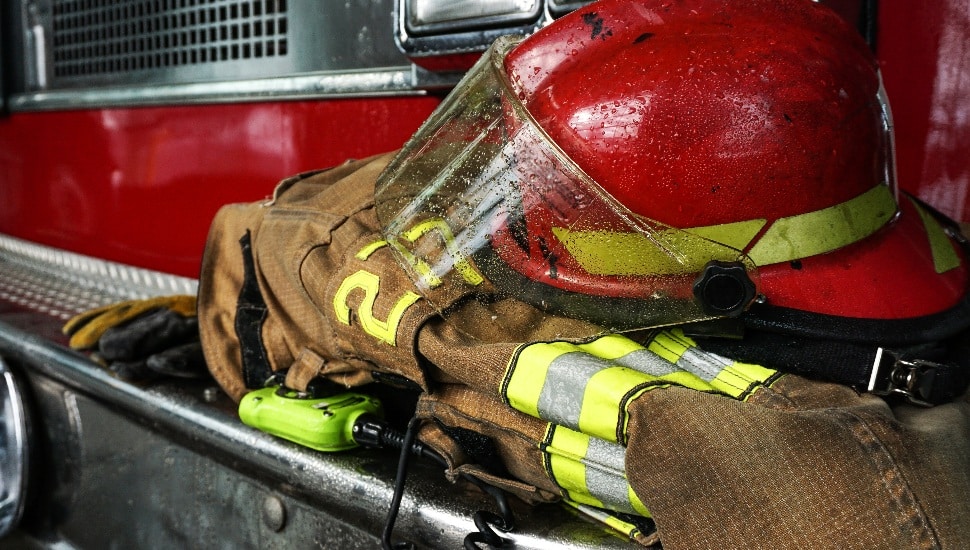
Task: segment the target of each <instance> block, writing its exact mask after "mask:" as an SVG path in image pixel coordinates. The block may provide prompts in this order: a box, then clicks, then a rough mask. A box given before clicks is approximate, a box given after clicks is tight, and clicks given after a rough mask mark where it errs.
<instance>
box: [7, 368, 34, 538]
mask: <svg viewBox="0 0 970 550" xmlns="http://www.w3.org/2000/svg"><path fill="white" fill-rule="evenodd" d="M29 428H30V426H29V420H28V416H27V407H26V405H25V403H24V398H23V394H22V393H21V391H20V386H19V384H18V382H17V379H16V377H15V376H14V373H13V372H12V371H11V370H10V369H9V368H8V367H7V364H6V363H5V362H4V361H3V359H2V358H0V538H3V537H4V536H6V535H7V534H8V533H10V532H11V531H12V530H13V529H14V528H16V527H17V524H18V523H19V522H20V518H21V517H22V516H23V513H24V504H25V501H26V497H27V478H28V468H29V462H30V461H29V456H30V445H29V435H30V431H29Z"/></svg>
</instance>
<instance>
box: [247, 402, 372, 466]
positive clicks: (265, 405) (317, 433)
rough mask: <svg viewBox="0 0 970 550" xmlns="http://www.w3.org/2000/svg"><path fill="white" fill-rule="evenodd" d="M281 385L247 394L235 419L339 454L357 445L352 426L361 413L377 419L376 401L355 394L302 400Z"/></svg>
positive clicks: (284, 437) (306, 444)
mask: <svg viewBox="0 0 970 550" xmlns="http://www.w3.org/2000/svg"><path fill="white" fill-rule="evenodd" d="M304 395H305V394H301V393H299V392H296V391H294V390H289V389H286V388H284V387H282V386H270V387H267V388H262V389H259V390H255V391H252V392H249V393H247V394H246V395H245V396H243V398H242V400H240V401H239V418H241V419H242V421H243V423H245V424H247V425H249V426H252V427H254V428H256V429H258V430H261V431H264V432H267V433H270V434H272V435H275V436H277V437H282V438H283V439H287V440H289V441H293V442H294V443H299V444H300V445H304V446H306V447H310V448H311V449H316V450H318V451H326V452H333V451H343V450H347V449H352V448H354V447H356V446H357V445H358V442H357V441H356V440H355V439H354V433H353V429H354V424H355V423H356V421H357V419H358V418H359V417H360V416H361V415H364V414H372V415H375V416H381V414H382V407H381V403H380V401H378V400H377V399H374V398H373V397H370V396H367V395H362V394H359V393H352V392H348V393H340V394H336V395H331V396H327V397H319V398H314V397H304Z"/></svg>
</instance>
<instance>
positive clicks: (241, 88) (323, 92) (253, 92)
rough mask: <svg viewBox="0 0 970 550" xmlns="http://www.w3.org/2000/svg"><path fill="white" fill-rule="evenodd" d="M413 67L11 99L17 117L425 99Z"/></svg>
mask: <svg viewBox="0 0 970 550" xmlns="http://www.w3.org/2000/svg"><path fill="white" fill-rule="evenodd" d="M420 80H421V79H420V75H419V74H418V72H416V68H415V67H413V66H403V67H393V68H387V69H380V70H366V71H359V72H340V73H309V74H305V75H300V76H286V77H278V78H263V79H252V80H236V81H222V82H199V83H189V84H171V85H154V86H124V87H115V88H91V89H74V90H57V91H43V92H26V93H21V94H14V95H12V96H11V97H10V101H9V105H10V110H11V111H15V112H22V111H39V110H57V109H73V108H82V107H131V106H148V105H179V104H200V103H238V102H253V101H279V100H299V99H325V98H346V97H367V96H384V95H421V94H423V93H425V92H424V91H423V90H422V89H421V88H420Z"/></svg>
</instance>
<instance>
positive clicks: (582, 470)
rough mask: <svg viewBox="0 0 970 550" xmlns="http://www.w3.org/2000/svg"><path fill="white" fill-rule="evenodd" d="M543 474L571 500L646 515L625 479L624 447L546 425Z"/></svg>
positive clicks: (644, 509) (643, 507)
mask: <svg viewBox="0 0 970 550" xmlns="http://www.w3.org/2000/svg"><path fill="white" fill-rule="evenodd" d="M542 450H543V452H544V453H545V458H546V461H545V462H546V468H547V474H548V475H549V477H550V479H552V480H553V481H554V482H555V483H556V484H557V485H558V486H559V488H560V489H562V490H563V492H564V493H565V496H566V499H567V500H570V501H572V502H575V503H580V504H586V505H589V506H596V507H598V508H606V509H609V510H614V511H617V512H624V513H628V514H637V515H641V516H646V517H649V515H650V513H649V512H648V511H647V508H646V506H644V505H643V502H641V501H640V499H639V498H638V497H637V496H636V493H634V491H633V489H632V488H631V487H630V484H629V482H628V481H627V478H626V448H625V447H623V446H622V445H619V444H616V443H611V442H608V441H603V440H601V439H597V438H593V437H590V436H588V435H586V434H582V433H579V432H576V431H573V430H570V429H568V428H565V427H563V426H556V425H555V424H550V425H549V427H548V428H547V430H546V437H545V440H544V442H543V444H542Z"/></svg>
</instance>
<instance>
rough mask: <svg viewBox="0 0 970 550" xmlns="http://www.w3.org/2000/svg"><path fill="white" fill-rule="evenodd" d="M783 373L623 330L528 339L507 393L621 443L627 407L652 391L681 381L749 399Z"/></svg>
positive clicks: (542, 413) (557, 420) (517, 405)
mask: <svg viewBox="0 0 970 550" xmlns="http://www.w3.org/2000/svg"><path fill="white" fill-rule="evenodd" d="M776 375H777V373H776V371H774V370H771V369H766V368H764V367H761V366H758V365H749V364H745V363H739V362H737V361H732V360H730V359H726V358H724V357H721V356H719V355H715V354H713V353H708V352H705V351H703V350H701V349H699V348H698V347H697V345H696V343H694V341H693V340H691V339H690V338H687V337H686V336H684V335H683V333H682V332H680V331H679V330H670V331H663V332H660V333H658V334H657V335H656V336H655V337H654V338H653V339H652V340H651V341H650V342H649V343H648V346H646V347H644V346H643V345H640V344H639V343H637V342H634V341H633V340H631V339H629V338H627V337H626V336H622V335H619V334H609V335H605V336H601V337H599V338H596V339H595V340H592V341H590V342H587V343H582V344H577V343H574V342H564V341H553V342H535V343H530V344H525V345H523V346H520V347H519V349H518V350H517V351H516V353H515V354H513V356H512V359H511V360H510V362H509V366H508V368H507V370H506V373H505V377H504V379H503V383H502V387H501V388H500V392H501V395H502V398H503V399H504V400H505V401H506V403H508V404H509V405H510V406H511V407H513V408H514V409H516V410H518V411H520V412H523V413H525V414H528V415H530V416H533V417H536V418H541V419H543V420H545V421H547V422H551V423H553V424H557V425H560V426H565V427H568V428H570V429H572V430H575V431H579V432H582V433H584V434H588V435H591V436H594V437H598V438H600V439H604V440H607V441H613V442H621V443H622V442H624V441H625V440H626V424H627V410H626V409H627V404H628V403H630V402H631V401H633V400H634V399H636V398H637V397H639V396H640V395H641V394H642V393H643V392H645V391H647V390H649V389H652V388H655V387H662V386H668V385H677V386H683V387H686V388H691V389H694V390H698V391H703V392H708V393H722V394H725V395H728V396H730V397H733V398H735V399H746V398H747V396H748V395H750V394H751V393H752V392H754V391H755V390H757V388H758V387H760V386H761V385H763V384H766V383H768V382H769V381H770V380H772V379H773V377H775V376H776Z"/></svg>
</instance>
